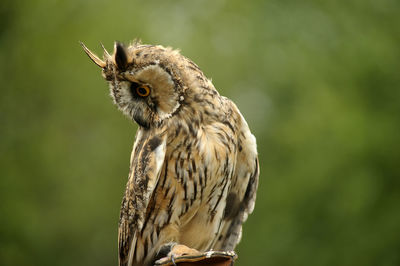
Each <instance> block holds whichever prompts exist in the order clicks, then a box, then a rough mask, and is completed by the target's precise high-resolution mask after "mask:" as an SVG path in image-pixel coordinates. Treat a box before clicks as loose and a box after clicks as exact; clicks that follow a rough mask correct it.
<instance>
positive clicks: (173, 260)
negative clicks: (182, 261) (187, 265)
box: [171, 254, 176, 266]
mask: <svg viewBox="0 0 400 266" xmlns="http://www.w3.org/2000/svg"><path fill="white" fill-rule="evenodd" d="M171 261H172V263H173V264H174V266H176V263H175V255H174V254H172V255H171Z"/></svg>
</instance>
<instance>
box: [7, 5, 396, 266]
mask: <svg viewBox="0 0 400 266" xmlns="http://www.w3.org/2000/svg"><path fill="white" fill-rule="evenodd" d="M399 14H400V2H399V1H396V0H379V1H370V0H351V1H334V0H327V1H318V0H312V1H304V2H302V1H296V0H287V1H286V0H285V1H282V0H265V1H264V0H259V1H228V0H198V1H189V0H186V1H184V0H181V1H133V0H132V1H105V0H102V1H76V0H70V1H60V0H36V1H29V0H21V1H12V0H2V1H1V4H0V60H1V61H0V62H1V63H0V68H1V71H0V84H1V93H0V265H62V266H63V265H78V266H80V265H116V263H117V223H118V215H119V207H120V202H121V198H122V194H123V191H124V187H125V183H126V179H127V174H128V167H129V162H128V161H129V156H130V151H131V146H132V143H133V138H134V133H135V130H136V126H135V125H134V124H133V123H131V122H130V121H128V119H126V118H125V117H124V116H123V115H122V114H121V113H120V112H119V111H117V109H116V108H115V107H114V106H113V105H112V103H111V100H110V97H109V96H108V87H107V85H106V83H105V81H103V79H102V77H101V75H100V69H99V68H97V67H96V66H95V65H94V64H93V63H92V62H90V61H89V59H88V58H87V56H86V55H85V54H84V53H83V51H82V49H81V47H80V46H79V43H78V41H84V42H85V43H86V44H87V46H88V47H89V48H90V49H93V50H94V51H96V52H97V53H101V49H100V46H99V42H103V43H104V45H105V46H106V47H107V48H108V49H109V50H112V47H113V41H114V40H120V41H124V42H129V41H130V40H132V39H134V38H141V39H142V41H143V42H144V43H151V44H162V45H164V46H172V47H174V48H179V49H181V51H182V53H183V54H184V55H185V56H187V57H189V58H191V59H192V60H194V61H195V62H196V63H197V64H198V65H199V66H200V67H201V68H202V69H203V71H204V72H205V74H206V75H207V76H208V77H209V78H212V79H213V82H214V85H215V87H216V88H217V89H218V90H219V91H220V92H221V94H223V95H226V96H228V97H229V98H231V99H233V100H234V101H235V102H236V103H237V105H238V106H239V108H240V110H241V111H242V112H243V114H244V116H245V117H246V119H247V121H248V122H249V125H250V128H251V129H252V131H253V133H254V134H255V135H256V137H257V140H258V148H259V154H260V162H261V176H260V186H259V191H258V197H257V203H256V208H255V212H254V213H253V215H251V216H250V217H249V220H248V221H247V222H246V224H245V226H244V233H243V238H242V242H241V243H240V244H239V246H238V249H237V251H238V253H239V260H238V263H237V265H242V266H243V265H279V266H282V265H305V266H306V265H307V266H310V265H316V266H317V265H318V266H320V265H332V266H333V265H335V266H336V265H341V266H343V265H400V252H399V251H400V173H399V172H400V171H399V168H400V166H399V163H400V133H399V132H400V86H399V85H400V19H399V17H400V16H399Z"/></svg>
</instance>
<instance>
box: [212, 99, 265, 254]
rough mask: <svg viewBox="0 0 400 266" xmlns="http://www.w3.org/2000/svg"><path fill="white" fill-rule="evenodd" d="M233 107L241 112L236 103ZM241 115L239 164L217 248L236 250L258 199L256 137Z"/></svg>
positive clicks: (237, 160)
mask: <svg viewBox="0 0 400 266" xmlns="http://www.w3.org/2000/svg"><path fill="white" fill-rule="evenodd" d="M234 109H236V111H237V112H238V113H239V114H240V112H239V110H238V109H237V108H236V106H234ZM240 118H241V123H240V124H241V126H240V132H239V139H238V153H237V157H236V168H235V172H234V174H233V176H232V183H231V187H230V190H229V192H228V195H227V199H226V207H225V212H224V217H223V221H222V228H221V237H219V239H218V241H217V242H216V244H215V246H214V249H215V250H234V248H235V246H236V245H237V244H238V243H239V241H240V238H241V234H242V224H243V223H244V222H245V221H246V220H247V216H248V215H249V214H250V213H251V212H252V211H253V209H254V204H255V200H256V191H257V187H258V177H259V163H258V156H257V145H256V139H255V137H254V136H253V135H252V134H251V132H250V130H249V128H248V125H247V123H246V121H245V120H244V118H243V117H242V116H241V115H240Z"/></svg>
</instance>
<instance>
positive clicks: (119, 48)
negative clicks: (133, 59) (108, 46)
mask: <svg viewBox="0 0 400 266" xmlns="http://www.w3.org/2000/svg"><path fill="white" fill-rule="evenodd" d="M114 59H115V64H116V65H117V67H118V69H119V70H120V71H125V70H126V68H127V67H128V56H127V54H126V50H125V47H124V45H123V44H122V43H120V42H115V45H114Z"/></svg>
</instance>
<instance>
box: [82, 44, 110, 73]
mask: <svg viewBox="0 0 400 266" xmlns="http://www.w3.org/2000/svg"><path fill="white" fill-rule="evenodd" d="M80 44H81V46H82V48H83V50H84V51H85V53H86V54H87V55H88V56H89V58H90V59H91V60H92V61H93V62H94V63H95V64H96V65H98V66H99V67H101V68H105V67H106V65H107V64H106V62H104V61H103V60H101V59H100V58H99V57H98V56H97V55H95V54H94V53H93V52H92V51H90V50H89V49H88V48H87V47H86V45H84V44H83V42H80ZM102 47H103V49H104V51H105V53H106V54H107V55H108V52H107V51H106V49H105V48H104V46H103V45H102Z"/></svg>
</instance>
